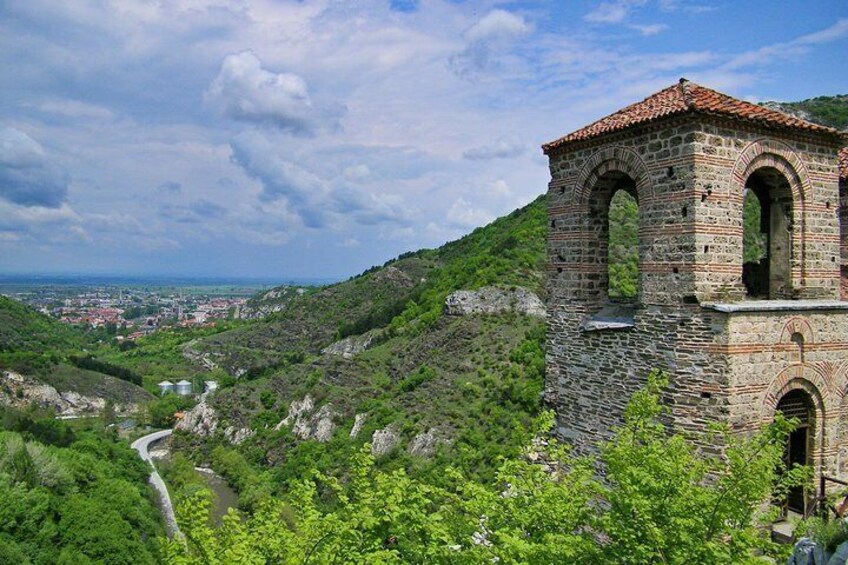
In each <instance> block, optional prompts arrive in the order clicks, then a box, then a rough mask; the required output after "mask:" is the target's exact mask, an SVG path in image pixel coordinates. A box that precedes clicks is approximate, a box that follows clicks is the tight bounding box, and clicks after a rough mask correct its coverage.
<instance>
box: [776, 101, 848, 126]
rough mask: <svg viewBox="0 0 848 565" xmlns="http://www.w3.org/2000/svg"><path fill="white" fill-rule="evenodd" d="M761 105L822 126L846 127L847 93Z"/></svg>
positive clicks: (847, 116) (847, 122)
mask: <svg viewBox="0 0 848 565" xmlns="http://www.w3.org/2000/svg"><path fill="white" fill-rule="evenodd" d="M763 105H764V106H767V107H769V108H772V109H775V110H780V111H781V112H786V113H787V114H792V115H795V116H798V117H799V118H802V119H804V120H809V121H811V122H816V123H818V124H822V125H824V126H830V127H832V128H836V129H839V130H846V129H848V94H837V95H835V96H817V97H815V98H809V99H807V100H801V101H800V102H765V103H764V104H763Z"/></svg>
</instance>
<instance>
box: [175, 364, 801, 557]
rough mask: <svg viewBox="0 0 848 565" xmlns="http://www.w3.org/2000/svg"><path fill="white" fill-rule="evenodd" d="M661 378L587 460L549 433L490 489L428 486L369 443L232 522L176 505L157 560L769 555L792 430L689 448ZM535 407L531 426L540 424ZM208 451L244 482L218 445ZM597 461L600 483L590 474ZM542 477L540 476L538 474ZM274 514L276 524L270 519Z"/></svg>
mask: <svg viewBox="0 0 848 565" xmlns="http://www.w3.org/2000/svg"><path fill="white" fill-rule="evenodd" d="M663 384H664V380H663V378H662V376H661V375H659V374H653V375H652V376H651V377H650V379H649V384H648V387H647V388H646V389H645V390H644V391H641V392H639V393H637V394H636V395H634V397H633V399H632V400H631V401H630V403H629V404H628V407H627V409H626V411H625V422H624V424H623V425H622V426H621V427H620V428H619V429H618V430H617V433H616V435H615V437H614V438H613V439H612V440H611V441H609V442H607V443H605V444H603V445H602V446H601V455H600V458H599V459H596V460H592V459H588V458H584V459H577V458H572V457H569V456H568V455H567V452H566V450H565V449H563V448H562V447H560V446H558V445H557V444H556V442H555V441H549V442H548V446H547V447H545V448H542V453H541V454H539V455H540V456H541V457H542V458H543V459H544V460H546V461H547V462H548V467H544V466H542V465H538V464H535V463H531V462H529V461H528V460H527V458H525V457H519V458H514V459H510V460H507V461H506V462H505V463H503V464H502V465H501V467H500V470H499V472H498V475H497V480H496V481H495V482H494V483H493V484H487V485H481V484H478V483H475V482H473V481H468V480H466V479H465V478H464V477H463V476H462V475H460V474H459V473H458V472H456V471H452V470H451V469H449V468H442V469H441V473H440V476H441V479H442V480H441V483H440V484H439V485H438V486H437V485H435V484H433V483H428V482H424V481H420V480H414V479H411V478H410V477H409V476H408V475H407V474H406V472H405V471H403V470H395V471H388V472H386V471H378V470H376V469H375V462H374V458H373V457H372V456H371V455H370V453H369V449H370V446H368V445H367V444H366V445H365V446H363V448H362V450H361V451H360V452H359V453H357V454H356V455H354V457H353V458H352V461H351V462H350V464H349V466H348V469H349V472H348V475H347V480H346V481H345V482H342V481H340V480H338V479H336V478H333V477H328V476H325V475H322V474H321V473H317V472H312V473H305V474H304V475H303V476H302V478H301V479H300V480H298V481H295V482H294V484H292V486H291V488H290V489H289V490H288V491H287V493H286V495H285V496H284V497H283V498H274V499H271V498H266V499H262V500H259V501H258V502H257V503H256V504H255V506H254V511H253V513H252V514H251V515H250V516H248V517H247V518H246V519H245V520H244V521H242V520H241V519H240V518H239V516H238V515H236V514H231V515H230V516H229V517H227V518H226V519H225V523H224V525H223V526H221V527H220V528H218V529H217V530H215V529H213V528H212V527H211V526H210V525H209V522H208V519H207V513H208V504H207V503H205V501H203V500H202V499H200V498H197V499H194V500H190V501H188V503H187V504H184V505H182V507H181V508H180V510H179V513H180V516H182V521H181V524H183V531H184V532H185V533H186V536H187V537H188V539H191V540H193V541H194V542H195V543H193V544H182V543H180V542H168V543H167V546H166V553H167V559H168V560H169V561H170V562H199V561H201V560H202V561H203V562H214V561H220V562H225V561H228V560H230V561H235V560H238V561H240V562H265V563H267V562H272V563H304V562H308V561H312V562H315V563H329V562H333V561H337V562H346V563H365V562H367V563H386V564H388V563H397V564H400V563H451V564H469V565H470V564H478V563H484V562H495V561H497V562H502V563H578V562H579V563H616V564H618V563H621V564H625V565H626V564H632V565H637V564H639V565H641V564H648V563H674V564H688V563H698V564H703V565H719V564H721V565H724V564H726V563H750V564H754V563H761V561H760V559H761V557H758V556H759V555H762V554H766V555H772V556H777V555H779V553H780V552H781V551H782V550H781V548H780V547H778V546H776V545H774V544H773V543H772V542H771V541H770V539H769V535H768V530H767V529H766V528H763V527H761V526H762V525H763V524H764V523H766V522H767V521H768V520H769V519H770V518H771V516H772V515H773V513H772V512H763V511H762V509H763V505H762V503H763V501H764V500H767V499H768V498H769V496H770V495H771V494H772V493H774V492H776V491H777V492H781V491H782V490H783V489H785V488H787V486H788V485H789V484H795V483H797V482H798V481H800V480H802V478H803V476H804V474H805V473H803V472H801V471H799V470H798V469H794V470H790V471H786V470H783V469H782V454H783V446H784V442H785V440H786V437H787V434H788V433H789V431H790V430H791V428H792V426H791V425H790V424H789V423H787V422H786V421H785V420H783V419H781V418H780V417H778V419H777V421H776V422H775V423H774V424H773V425H772V426H769V427H767V428H765V429H763V430H762V431H761V432H760V433H759V434H756V435H755V436H753V437H751V438H739V437H737V436H733V435H731V434H729V432H727V431H722V430H716V431H715V433H716V438H715V439H716V442H717V443H719V444H721V445H724V446H725V453H724V455H725V456H724V457H718V456H713V457H706V456H700V455H699V454H698V452H697V451H696V450H695V448H694V446H693V445H692V444H691V443H689V442H688V441H687V440H685V439H684V438H683V436H681V435H679V434H673V433H669V432H668V430H667V429H666V428H665V427H664V425H663V424H662V423H661V419H662V418H663V408H662V406H661V405H660V402H659V394H660V389H661V387H662V386H663ZM552 425H553V415H552V414H550V413H546V414H545V415H544V417H543V418H542V420H541V422H540V426H539V429H540V430H549V429H550V428H551V426H552ZM218 457H219V458H220V459H226V460H228V463H227V466H228V467H229V468H231V470H235V469H239V468H240V469H241V470H240V471H238V474H239V475H241V479H240V480H241V481H244V480H245V476H249V471H247V469H246V468H245V465H244V462H243V460H240V459H239V458H238V457H236V456H234V455H233V454H232V453H231V452H230V451H229V450H226V451H224V452H221V453H220V454H219V455H218ZM597 465H600V466H603V467H605V468H606V471H607V473H606V476H605V478H603V479H602V478H600V477H598V476H597V474H596V468H597ZM552 472H553V473H554V475H552V474H551V473H552ZM282 516H285V517H286V518H285V519H281V517H282Z"/></svg>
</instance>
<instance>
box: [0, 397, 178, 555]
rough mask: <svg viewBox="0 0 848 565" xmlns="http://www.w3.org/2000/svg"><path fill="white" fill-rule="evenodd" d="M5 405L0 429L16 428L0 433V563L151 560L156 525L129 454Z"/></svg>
mask: <svg viewBox="0 0 848 565" xmlns="http://www.w3.org/2000/svg"><path fill="white" fill-rule="evenodd" d="M12 411H13V410H12V409H8V408H7V409H5V414H4V417H3V423H4V427H5V426H6V424H8V423H12V424H13V429H16V430H20V431H19V432H18V431H4V432H0V562H3V563H9V562H12V561H7V560H6V559H7V558H8V556H16V555H19V554H22V555H24V556H26V558H25V559H20V560H18V561H14V562H16V563H17V562H19V563H28V562H32V563H69V564H70V563H74V564H76V563H106V564H135V563H138V564H149V563H150V564H152V563H155V562H157V560H158V556H159V552H158V544H157V543H156V541H155V539H154V538H155V537H156V536H161V535H162V533H163V531H162V528H161V526H160V525H159V522H158V513H157V511H156V509H155V507H154V505H153V503H152V501H151V499H150V497H149V491H148V487H147V468H146V466H145V464H144V463H143V462H142V461H141V460H140V459H139V458H138V456H137V454H136V453H135V452H133V451H132V450H130V448H129V447H128V446H127V445H126V444H123V443H118V442H116V441H115V440H114V439H112V437H111V436H109V435H101V434H99V433H94V432H91V431H81V432H77V433H75V434H71V433H70V432H65V433H62V432H57V431H56V429H57V427H59V428H61V427H62V426H64V424H63V423H59V424H55V421H53V420H52V419H50V420H47V419H39V418H38V417H37V416H36V415H34V414H26V415H23V414H19V415H16V416H15V415H10V414H9V412H12ZM33 438H37V439H38V440H41V439H49V440H51V442H52V443H53V445H46V444H44V443H41V442H40V441H36V439H33ZM57 438H58V440H57Z"/></svg>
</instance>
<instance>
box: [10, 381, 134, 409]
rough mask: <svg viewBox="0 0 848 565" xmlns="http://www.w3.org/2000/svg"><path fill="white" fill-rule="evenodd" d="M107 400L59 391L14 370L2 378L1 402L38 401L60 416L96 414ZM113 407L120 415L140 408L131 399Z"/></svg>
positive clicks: (23, 403) (17, 404)
mask: <svg viewBox="0 0 848 565" xmlns="http://www.w3.org/2000/svg"><path fill="white" fill-rule="evenodd" d="M106 402H107V400H106V399H105V398H102V397H96V396H84V395H82V394H79V393H77V392H74V391H71V390H68V391H59V390H57V389H56V388H54V387H52V386H50V385H48V384H45V383H42V382H41V381H38V380H36V379H33V378H31V377H26V376H24V375H21V374H19V373H15V372H14V371H3V373H2V380H0V405H6V406H15V407H19V408H25V407H27V406H31V405H33V404H35V405H36V406H40V407H41V408H47V409H51V410H53V411H54V412H55V413H56V416H58V417H60V418H74V417H78V416H97V415H99V414H100V413H101V412H102V411H103V409H104V408H105V407H106ZM114 406H115V412H116V413H118V414H130V413H134V412H138V411H139V409H140V406H139V405H138V404H135V403H132V402H126V403H115V404H114Z"/></svg>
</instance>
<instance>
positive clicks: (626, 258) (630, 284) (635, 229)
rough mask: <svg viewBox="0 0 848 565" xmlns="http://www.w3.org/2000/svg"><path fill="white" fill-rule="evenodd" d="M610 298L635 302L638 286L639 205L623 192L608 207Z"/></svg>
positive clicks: (615, 196)
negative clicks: (633, 300) (633, 299)
mask: <svg viewBox="0 0 848 565" xmlns="http://www.w3.org/2000/svg"><path fill="white" fill-rule="evenodd" d="M608 254H609V258H608V266H609V267H608V268H609V296H610V298H623V299H632V298H634V297H635V296H636V293H637V290H638V287H639V206H638V205H637V204H636V199H635V198H633V197H632V196H631V195H630V194H628V193H627V192H626V191H624V190H619V191H617V192H616V193H615V194H614V195H613V197H612V200H611V201H610V208H609V248H608Z"/></svg>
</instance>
